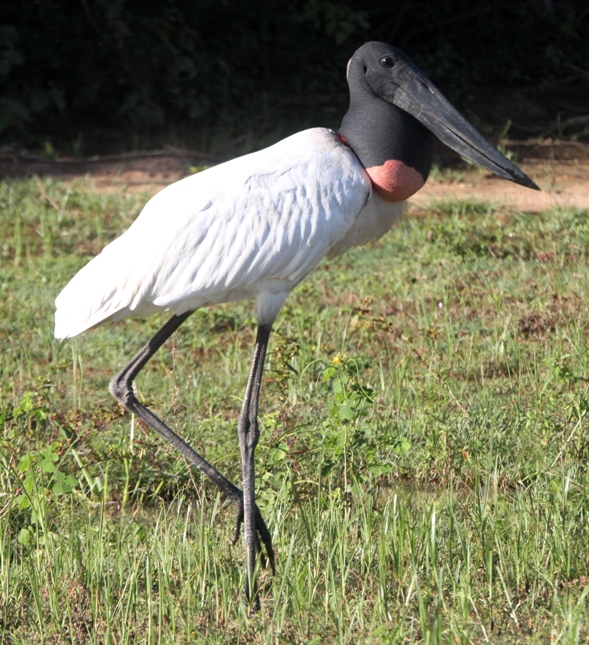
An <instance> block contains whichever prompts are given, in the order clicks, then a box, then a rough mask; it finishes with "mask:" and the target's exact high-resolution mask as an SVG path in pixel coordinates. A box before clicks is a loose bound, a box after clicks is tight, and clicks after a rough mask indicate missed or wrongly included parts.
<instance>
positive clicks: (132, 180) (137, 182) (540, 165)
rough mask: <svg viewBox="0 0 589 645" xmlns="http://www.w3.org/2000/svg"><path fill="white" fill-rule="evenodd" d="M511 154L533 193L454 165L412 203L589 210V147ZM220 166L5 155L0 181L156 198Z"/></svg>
mask: <svg viewBox="0 0 589 645" xmlns="http://www.w3.org/2000/svg"><path fill="white" fill-rule="evenodd" d="M507 149H508V150H509V151H510V152H512V153H513V154H514V155H515V157H516V159H517V160H518V164H519V165H520V166H521V167H522V168H523V170H524V171H525V172H526V173H527V174H528V175H529V176H530V177H531V178H532V179H533V180H534V181H535V182H536V183H537V184H538V185H539V186H540V188H541V189H542V191H541V192H540V191H535V190H529V189H527V188H523V187H521V186H518V185H517V184H513V183H511V182H508V181H504V180H502V179H499V178H497V177H495V176H493V175H490V174H489V173H486V172H484V171H481V170H479V169H476V168H466V169H465V168H464V166H456V165H455V164H452V167H451V169H450V170H447V169H446V170H444V171H443V172H442V173H439V174H438V177H434V178H433V179H430V181H428V183H427V184H426V185H425V187H424V188H423V189H422V190H420V191H419V193H417V194H416V195H415V196H414V197H412V198H411V200H410V207H411V209H413V210H423V209H425V208H427V207H428V206H429V204H431V203H432V202H435V201H441V200H450V199H468V200H471V201H472V200H475V201H487V202H491V203H493V204H498V205H501V206H505V207H509V208H515V209H517V210H521V211H529V212H537V211H541V210H546V209H550V208H554V207H558V206H563V207H564V206H576V207H578V208H587V209H589V145H587V144H582V143H576V142H562V141H550V140H545V141H542V142H541V143H537V142H534V143H527V142H510V143H509V144H508V146H507ZM219 161H220V160H219V159H218V158H214V157H207V156H206V155H202V154H199V153H196V152H192V151H189V150H160V151H155V152H147V153H136V154H130V155H123V156H116V157H114V156H113V157H97V158H93V159H87V160H84V161H75V160H68V159H63V160H44V159H41V158H35V157H27V156H24V155H19V154H17V153H15V152H14V151H4V152H3V153H2V154H1V155H0V177H5V178H7V177H14V178H16V177H26V176H32V175H38V176H41V177H47V176H50V177H56V178H59V179H61V180H63V181H74V180H76V179H79V178H82V177H89V178H90V179H91V180H92V181H93V182H94V183H95V186H96V189H97V190H101V191H108V192H110V191H123V192H146V193H148V194H155V193H156V192H158V191H159V190H161V189H162V188H164V187H165V186H167V185H168V184H170V183H172V182H174V181H178V180H179V179H181V178H182V177H185V176H186V175H188V174H190V173H191V172H192V171H193V169H194V167H195V166H203V165H214V164H215V163H218V162H219Z"/></svg>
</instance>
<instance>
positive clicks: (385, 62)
mask: <svg viewBox="0 0 589 645" xmlns="http://www.w3.org/2000/svg"><path fill="white" fill-rule="evenodd" d="M380 64H381V65H382V66H383V67H393V65H394V64H395V61H394V60H393V59H392V58H391V57H390V56H383V57H382V58H381V59H380Z"/></svg>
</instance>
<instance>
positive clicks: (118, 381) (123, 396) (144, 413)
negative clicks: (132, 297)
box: [108, 311, 274, 597]
mask: <svg viewBox="0 0 589 645" xmlns="http://www.w3.org/2000/svg"><path fill="white" fill-rule="evenodd" d="M191 313H192V312H191V311H189V312H187V313H185V314H182V315H181V316H173V317H172V318H170V320H168V322H167V323H166V324H165V325H164V326H163V327H162V328H161V329H160V330H159V331H158V332H157V334H156V335H155V336H154V337H153V338H152V339H151V340H150V341H149V342H147V343H146V344H145V345H144V346H143V347H142V348H141V350H139V352H137V354H136V355H135V356H134V357H133V359H132V360H131V361H130V362H129V363H128V364H127V365H126V366H125V367H124V368H123V369H122V370H121V371H120V372H119V373H118V374H117V375H116V376H115V377H114V378H113V380H112V381H111V382H110V385H109V386H108V390H109V392H110V393H111V394H112V395H113V396H114V398H115V399H116V400H117V401H118V402H119V403H120V404H121V405H122V406H123V407H124V408H126V409H127V410H129V412H132V413H133V414H134V415H135V416H136V417H137V418H138V419H140V420H141V421H143V422H144V423H146V424H147V425H148V426H149V427H150V428H151V429H152V430H155V431H156V432H157V433H158V434H160V435H161V436H162V437H163V438H164V439H166V440H167V441H169V442H170V443H171V444H172V445H173V446H174V448H176V450H178V451H179V452H180V453H181V454H182V455H184V457H186V459H188V461H190V462H191V463H192V464H194V465H195V466H196V467H197V468H198V469H199V470H200V471H201V472H202V473H204V474H205V475H206V476H207V477H208V478H209V479H210V480H211V481H212V482H213V483H215V484H216V485H217V487H218V488H219V489H220V490H221V491H222V492H223V493H225V495H227V497H228V498H229V499H230V500H231V501H232V502H233V504H234V505H235V506H236V507H237V518H236V522H235V533H234V536H233V543H234V544H235V543H236V542H237V540H238V538H239V529H240V526H241V523H242V521H243V517H244V508H245V506H244V498H243V493H242V492H241V491H240V490H239V488H237V486H234V485H233V484H232V483H231V482H230V481H229V480H228V479H226V478H225V477H224V476H223V475H221V473H220V472H219V471H218V470H217V469H216V468H215V467H214V466H211V464H209V462H208V461H206V459H204V458H203V457H202V456H201V455H199V454H198V452H196V450H194V449H193V448H191V447H190V446H189V445H188V444H187V443H186V442H185V441H184V440H183V439H182V438H181V437H179V436H178V435H177V434H176V433H175V432H174V431H173V430H172V429H171V428H169V427H168V426H167V425H166V424H165V423H164V422H163V421H162V420H161V419H160V418H159V417H157V416H156V415H155V414H154V413H153V412H152V411H151V410H149V409H148V408H147V407H145V406H144V405H142V404H141V403H139V401H138V400H137V397H136V396H135V394H134V392H133V381H134V379H135V377H136V376H137V374H139V372H140V371H141V370H142V369H143V367H144V366H145V364H146V363H147V362H148V361H149V359H150V358H151V357H152V356H153V355H154V354H155V353H156V352H157V350H158V349H159V348H160V347H161V346H162V345H163V344H164V342H165V341H166V340H167V339H168V338H169V337H170V336H171V335H172V334H173V333H174V332H175V331H176V329H178V327H180V325H181V324H182V323H183V322H184V321H185V320H186V319H187V318H188V316H190V314H191ZM262 360H263V359H262ZM250 380H251V378H250ZM248 387H249V385H248ZM258 391H259V386H258ZM256 409H257V399H256ZM253 514H254V515H253V516H254V529H253V535H254V549H255V545H256V544H257V545H258V548H260V546H259V538H258V534H259V536H260V538H261V540H262V542H263V543H264V546H265V547H266V553H267V554H268V559H269V560H270V566H271V567H272V573H274V550H273V549H272V538H271V537H270V532H269V531H268V528H267V527H266V524H265V522H264V520H263V518H262V516H261V514H260V511H259V510H258V508H257V507H256V506H254V509H253ZM245 517H248V515H247V514H245ZM247 526H248V524H247V522H246V524H245V527H246V530H247ZM263 564H264V561H263ZM248 597H249V596H248Z"/></svg>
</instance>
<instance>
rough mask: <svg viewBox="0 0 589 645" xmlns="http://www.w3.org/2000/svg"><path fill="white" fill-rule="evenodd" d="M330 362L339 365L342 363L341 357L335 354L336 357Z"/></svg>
mask: <svg viewBox="0 0 589 645" xmlns="http://www.w3.org/2000/svg"><path fill="white" fill-rule="evenodd" d="M331 362H332V363H335V364H336V365H339V364H340V363H342V362H343V361H342V356H341V354H336V355H335V356H334V357H333V359H332V360H331Z"/></svg>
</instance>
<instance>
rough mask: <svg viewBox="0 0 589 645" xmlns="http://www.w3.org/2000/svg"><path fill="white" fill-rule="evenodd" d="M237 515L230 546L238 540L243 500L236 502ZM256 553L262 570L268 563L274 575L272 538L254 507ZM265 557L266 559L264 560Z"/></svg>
mask: <svg viewBox="0 0 589 645" xmlns="http://www.w3.org/2000/svg"><path fill="white" fill-rule="evenodd" d="M236 506H237V514H236V517H235V529H234V531H233V539H232V540H231V543H232V544H234V545H235V544H237V541H238V540H239V534H240V533H241V525H242V524H243V498H242V499H240V500H239V502H236ZM260 540H262V542H263V543H264V547H265V548H266V553H264V552H263V551H262V547H261V544H260ZM256 551H257V552H258V553H259V554H260V562H261V564H262V566H263V567H264V568H266V566H267V564H268V562H269V563H270V569H271V570H272V575H276V566H275V562H274V549H273V548H272V537H271V536H270V531H269V530H268V527H267V526H266V522H264V518H263V517H262V514H261V513H260V509H259V508H258V507H257V506H256ZM266 557H267V559H266Z"/></svg>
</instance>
